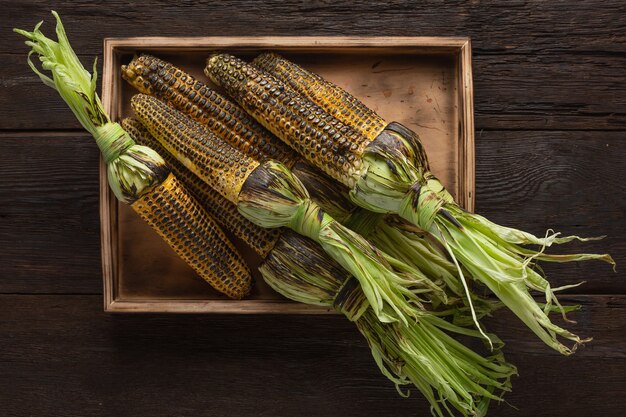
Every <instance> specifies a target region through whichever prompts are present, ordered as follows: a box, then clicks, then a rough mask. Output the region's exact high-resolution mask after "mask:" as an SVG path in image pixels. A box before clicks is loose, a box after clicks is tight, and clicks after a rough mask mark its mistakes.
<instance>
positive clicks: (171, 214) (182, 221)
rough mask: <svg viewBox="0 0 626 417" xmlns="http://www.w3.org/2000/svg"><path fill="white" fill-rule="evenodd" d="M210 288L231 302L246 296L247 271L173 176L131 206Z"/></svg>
mask: <svg viewBox="0 0 626 417" xmlns="http://www.w3.org/2000/svg"><path fill="white" fill-rule="evenodd" d="M131 207H132V208H133V210H134V211H135V212H136V213H137V214H139V216H141V218H142V219H144V220H145V221H146V222H147V223H148V224H149V225H150V226H152V228H153V229H154V230H155V231H156V232H157V233H158V234H159V235H160V236H161V237H162V238H163V240H165V241H166V242H167V244H168V245H170V247H171V248H172V249H174V251H175V252H176V253H177V254H178V256H180V257H181V258H182V259H183V260H184V261H185V262H186V263H187V264H189V265H190V266H191V267H192V268H193V269H194V270H195V271H196V272H197V273H198V275H200V276H201V277H202V278H204V279H205V280H206V281H207V282H208V283H209V284H211V286H212V287H213V288H215V289H216V290H218V291H219V292H221V293H224V294H226V295H227V296H229V297H231V298H234V299H241V298H243V297H245V296H246V295H248V293H249V292H250V288H251V285H252V278H251V276H250V270H249V269H248V267H247V266H246V264H245V263H244V262H243V261H242V259H241V256H240V255H239V253H238V252H237V250H236V249H235V247H234V246H233V244H232V243H231V242H230V241H229V240H228V238H227V237H226V235H224V232H223V231H222V229H221V228H220V227H219V226H218V225H217V223H215V221H214V220H213V219H212V218H211V217H209V215H208V214H207V212H206V211H205V210H204V209H203V208H202V206H201V205H200V204H199V203H198V202H197V201H196V200H195V199H194V198H193V197H192V196H191V194H189V192H187V190H186V188H185V187H184V186H183V184H181V183H180V182H179V181H178V179H176V177H175V176H174V174H169V175H168V177H167V178H166V179H165V181H163V182H162V183H161V184H159V185H157V186H156V187H153V188H152V189H150V190H148V191H147V192H145V193H144V194H143V195H142V196H141V197H140V198H139V199H138V200H137V201H135V202H134V203H132V204H131Z"/></svg>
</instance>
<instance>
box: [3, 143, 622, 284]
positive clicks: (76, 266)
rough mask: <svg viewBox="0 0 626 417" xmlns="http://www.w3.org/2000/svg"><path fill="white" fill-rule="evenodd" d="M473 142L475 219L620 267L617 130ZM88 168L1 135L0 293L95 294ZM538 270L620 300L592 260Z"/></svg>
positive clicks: (76, 147) (88, 163)
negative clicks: (551, 237)
mask: <svg viewBox="0 0 626 417" xmlns="http://www.w3.org/2000/svg"><path fill="white" fill-rule="evenodd" d="M476 142H477V149H476V151H477V157H476V160H477V174H476V179H477V195H476V203H477V212H479V213H481V214H483V215H485V216H486V217H488V218H490V219H491V220H493V221H496V222H499V223H501V224H503V225H507V226H515V227H519V228H522V229H525V230H528V231H530V232H533V233H536V234H542V233H544V232H545V229H547V228H550V227H551V228H553V229H555V230H558V231H562V232H564V233H566V234H579V235H582V236H595V235H603V234H606V235H608V237H607V238H606V239H605V240H603V241H599V242H590V243H586V244H576V243H574V244H570V245H567V246H564V247H562V248H557V249H556V250H561V251H563V250H565V251H566V250H568V249H569V248H572V250H580V251H583V250H585V251H597V252H609V253H611V254H612V255H613V256H614V257H615V259H616V261H617V262H618V264H619V265H623V264H625V263H626V243H625V240H624V236H625V235H626V223H625V222H624V219H623V214H624V212H626V201H625V200H624V199H623V198H622V196H623V195H626V185H625V184H624V182H623V181H622V175H621V173H622V172H623V171H624V170H626V160H624V158H623V155H624V154H625V153H626V141H624V140H623V134H622V133H619V132H606V133H602V132H526V131H485V132H482V133H480V134H477V140H476ZM529 144H532V146H529ZM97 161H98V149H97V147H96V146H95V145H94V144H93V143H92V139H91V138H90V137H89V136H88V135H83V134H75V133H70V134H63V133H56V134H54V135H50V134H44V133H13V134H4V135H1V136H0V162H1V164H0V173H1V174H2V178H3V180H2V182H1V183H0V198H1V199H2V201H10V202H11V204H3V205H2V206H1V207H0V232H1V233H0V247H2V248H3V250H2V251H0V262H1V263H2V264H3V265H4V267H3V271H2V273H1V274H0V292H4V293H7V292H8V293H14V292H18V293H66V292H67V293H87V294H94V293H100V292H101V291H102V286H101V272H100V252H99V248H100V244H99V240H98V239H99V235H98V230H99V219H98V163H97ZM607 190H609V192H607ZM546 269H547V271H548V273H549V277H550V280H551V282H553V283H554V284H555V285H561V284H569V283H574V282H578V281H582V280H587V281H588V283H587V284H586V285H585V286H584V287H582V289H580V288H579V289H576V290H573V291H576V292H580V291H581V290H582V291H583V292H585V293H596V294H597V293H606V292H616V293H620V294H626V282H625V281H624V280H623V279H621V277H622V275H620V274H616V273H614V272H612V270H611V268H610V267H609V266H607V265H606V264H603V263H600V262H584V263H576V264H560V265H546Z"/></svg>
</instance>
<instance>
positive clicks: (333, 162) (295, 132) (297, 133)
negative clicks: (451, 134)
mask: <svg viewBox="0 0 626 417" xmlns="http://www.w3.org/2000/svg"><path fill="white" fill-rule="evenodd" d="M205 74H206V75H207V76H208V77H210V78H211V80H212V81H213V82H215V83H216V84H218V85H220V86H222V87H223V88H224V89H225V90H226V91H227V92H228V93H229V94H230V95H231V96H232V97H233V98H234V99H235V100H237V102H238V103H239V104H240V105H241V106H242V107H243V108H244V109H246V111H248V112H249V113H250V114H252V115H253V116H254V117H255V118H256V119H257V120H258V121H259V122H260V123H261V124H263V125H264V126H265V127H266V128H267V129H269V130H270V131H271V132H272V133H274V134H275V135H277V136H278V137H279V138H280V139H282V140H283V141H284V142H286V143H287V144H289V146H291V147H292V148H293V149H295V150H296V151H297V152H298V153H299V154H300V155H302V156H304V157H305V158H306V159H307V160H309V161H310V162H311V163H313V164H314V165H316V166H318V167H320V168H322V169H323V170H324V171H325V172H326V173H327V174H329V175H330V176H332V177H333V178H335V179H337V180H338V181H340V182H342V183H344V184H346V185H348V186H349V187H353V186H354V184H355V181H356V178H358V176H359V174H360V168H361V165H362V161H361V157H360V156H361V155H362V153H363V150H364V149H365V146H367V144H368V143H369V142H370V141H369V140H368V139H366V138H365V137H364V136H362V135H360V134H359V133H357V132H356V131H355V130H354V129H352V128H350V127H348V126H346V125H344V124H343V123H341V122H340V121H339V120H337V119H336V118H334V117H333V116H331V115H330V114H328V113H327V112H326V111H325V110H324V109H323V108H321V107H319V106H317V105H316V104H314V103H313V102H311V101H310V100H308V99H306V98H304V97H301V96H299V95H298V94H295V93H294V92H293V91H292V90H290V89H288V88H285V86H284V85H283V84H282V83H281V82H280V81H278V80H277V79H276V78H275V77H274V76H271V75H268V74H265V73H263V72H262V71H260V70H258V69H257V68H256V67H254V66H252V65H249V64H247V63H245V62H243V61H242V60H240V59H237V58H235V57H233V56H231V55H226V54H216V55H213V56H212V57H210V58H209V59H208V61H207V66H206V68H205Z"/></svg>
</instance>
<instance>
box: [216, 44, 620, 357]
mask: <svg viewBox="0 0 626 417" xmlns="http://www.w3.org/2000/svg"><path fill="white" fill-rule="evenodd" d="M255 63H256V64H257V65H258V66H259V67H261V68H263V69H265V70H267V71H268V72H270V73H272V74H273V75H275V76H276V77H278V78H279V79H280V80H281V81H282V82H283V83H284V84H283V85H281V86H279V85H277V84H275V83H274V86H275V88H277V89H280V88H284V89H290V90H291V96H290V98H291V99H292V100H293V99H295V98H296V97H297V96H298V95H299V94H301V95H302V96H303V97H306V98H307V99H309V100H311V101H312V102H315V103H316V104H318V105H320V106H321V107H323V108H324V110H325V111H326V112H330V113H331V114H332V115H333V116H334V117H335V118H336V119H337V120H338V121H339V122H341V123H343V124H345V125H346V126H349V127H350V128H352V129H354V130H355V131H357V132H359V133H360V134H361V135H362V136H364V137H366V138H368V139H369V141H370V142H369V144H367V146H365V148H364V150H363V153H360V151H357V152H356V153H354V154H353V155H352V156H354V157H356V163H355V166H356V165H359V164H360V168H359V171H360V172H358V173H356V175H355V176H354V177H353V178H352V179H351V180H352V181H349V182H350V183H354V186H353V189H352V192H351V196H352V197H353V200H354V201H355V202H356V203H357V204H359V205H361V206H362V207H365V208H367V209H370V210H372V211H376V212H380V213H398V214H399V215H400V216H402V217H403V218H405V219H407V220H408V221H409V222H410V223H412V224H413V225H416V226H418V227H420V228H421V229H424V230H427V231H428V232H429V233H430V234H431V235H433V236H435V237H436V238H437V239H438V240H439V243H440V244H441V245H442V246H443V247H444V248H445V250H446V251H447V252H448V253H449V255H450V257H451V260H452V262H453V263H454V265H455V268H456V269H457V271H458V275H459V278H460V280H459V282H460V283H461V284H463V287H464V288H463V289H464V291H465V292H466V293H467V295H468V299H470V291H469V288H468V285H467V283H466V279H470V278H471V279H472V280H475V281H478V282H481V283H482V284H484V285H486V286H487V287H488V288H489V289H490V290H491V291H492V292H493V293H495V295H496V296H497V297H498V298H499V299H500V300H501V301H502V302H503V303H504V304H505V305H506V306H507V307H508V308H509V309H511V310H512V311H513V312H514V313H515V314H516V315H517V316H518V317H519V318H520V319H522V321H523V322H524V323H525V324H526V325H527V326H528V327H530V328H531V329H532V330H533V331H534V332H535V333H536V334H537V335H538V336H539V337H540V338H541V339H542V340H543V341H544V342H546V343H547V344H548V345H549V346H551V347H553V348H554V349H556V350H558V351H559V352H561V353H564V354H569V353H571V352H572V351H573V349H575V348H576V346H577V345H579V344H580V343H583V342H584V340H582V339H580V338H579V337H577V336H576V335H574V334H572V333H571V332H569V331H567V330H565V329H562V328H560V327H558V326H555V325H554V324H553V323H552V322H551V321H550V319H549V318H548V315H547V313H548V312H549V311H553V310H555V309H556V310H559V311H561V312H562V313H563V315H564V316H565V314H564V313H565V309H564V308H563V307H561V306H560V305H559V303H558V300H557V298H556V296H555V295H554V293H555V291H556V290H557V289H551V288H550V285H549V283H548V281H547V280H546V279H545V278H544V277H543V276H542V275H541V274H540V272H538V271H540V270H538V266H537V264H536V261H539V260H543V261H550V262H569V261H580V260H590V259H599V260H603V261H606V262H609V263H611V264H613V265H614V262H613V260H612V259H611V257H610V256H608V255H596V254H574V255H546V254H545V253H544V249H545V248H546V247H548V246H550V245H551V244H558V243H565V242H568V241H570V240H572V239H579V240H585V239H580V238H578V237H576V236H571V237H566V238H559V237H558V234H554V233H547V234H546V237H545V238H543V239H542V238H537V237H535V236H533V235H530V234H528V233H525V232H521V231H519V230H516V229H511V228H504V227H501V226H498V225H496V224H493V223H491V222H489V221H488V220H486V219H484V218H482V217H480V216H478V215H474V214H471V213H467V212H465V211H463V210H462V209H461V208H460V207H459V206H458V205H457V204H456V203H455V202H454V201H453V199H452V197H451V196H450V195H449V194H448V193H447V192H446V191H445V189H444V188H443V186H442V185H441V183H440V182H439V181H438V180H437V179H436V178H435V177H434V175H432V173H431V172H430V168H429V166H428V159H427V157H426V153H425V151H424V149H423V147H422V144H421V142H420V140H419V137H418V136H417V135H416V134H415V133H414V132H412V131H410V130H409V129H407V128H405V127H404V126H401V125H399V124H398V123H391V124H388V125H387V126H386V127H385V125H386V122H385V121H384V119H383V118H381V117H380V116H379V115H377V114H376V113H375V112H373V111H372V110H370V109H369V108H367V106H365V105H364V104H363V103H361V102H360V101H359V100H358V99H356V98H355V97H354V96H351V95H350V94H349V93H347V92H346V91H344V90H343V89H341V88H340V87H338V86H336V85H334V84H332V83H330V82H328V81H326V80H324V79H322V78H321V77H320V76H319V75H316V74H312V73H310V72H309V71H307V70H305V69H303V68H301V67H299V66H297V65H296V64H294V63H292V62H289V61H288V60H286V59H284V58H282V57H280V56H278V55H276V54H271V53H270V54H263V55H261V56H259V57H258V58H257V59H256V60H255ZM239 67H241V66H239ZM207 68H208V67H207ZM231 68H234V67H233V66H231ZM218 73H219V71H217V72H213V75H215V74H218ZM233 85H234V84H233ZM231 87H232V85H231ZM294 92H297V93H294ZM299 105H300V106H302V105H304V103H303V102H302V101H299ZM316 114H317V117H320V118H324V120H326V122H327V123H328V122H331V121H332V118H328V117H325V116H324V113H322V112H318V113H316ZM337 126H338V125H337ZM350 137H351V136H350V135H349V134H346V136H345V138H347V139H349V138H350ZM355 145H356V144H355ZM339 177H341V176H339ZM339 177H338V179H339ZM394 236H395V237H396V238H397V237H400V236H399V235H398V234H397V233H395V234H394ZM520 245H539V246H540V249H539V250H536V249H529V248H524V247H522V246H520ZM381 247H384V245H381ZM385 249H386V250H389V248H385ZM389 252H390V254H391V255H393V256H396V257H400V259H401V258H402V256H401V254H398V253H397V252H393V251H389ZM468 272H469V274H467V273H468ZM570 287H571V286H570ZM529 290H537V291H541V292H543V293H544V294H545V298H546V303H545V304H544V305H543V306H540V305H539V304H538V303H535V302H534V300H533V299H532V297H531V296H530V293H529ZM472 307H473V306H472V305H471V304H470V308H471V310H472V315H473V317H474V319H475V318H476V316H477V315H479V314H480V312H479V311H477V310H480V306H478V307H477V308H476V310H474V309H473V308H472ZM557 336H562V337H565V338H566V339H569V340H572V341H574V342H575V344H574V347H573V348H571V349H570V348H567V347H566V346H564V345H563V344H561V343H560V342H559V341H558V340H557Z"/></svg>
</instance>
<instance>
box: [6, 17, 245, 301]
mask: <svg viewBox="0 0 626 417" xmlns="http://www.w3.org/2000/svg"><path fill="white" fill-rule="evenodd" d="M52 14H53V15H54V17H55V19H56V21H57V25H56V33H57V38H58V42H57V41H53V40H52V39H49V38H47V37H46V36H45V35H44V34H43V33H42V32H41V31H40V30H39V27H40V26H41V24H42V23H43V22H40V23H39V24H37V25H36V26H35V29H34V30H33V31H32V32H27V31H24V30H20V29H15V31H16V32H17V33H19V34H20V35H23V36H25V37H26V38H28V39H29V40H28V41H27V42H26V44H27V45H28V46H30V47H31V51H30V52H29V54H28V64H29V66H30V67H31V69H32V70H33V71H34V72H35V73H36V74H37V75H38V76H39V78H40V79H41V80H42V81H43V83H44V84H45V85H47V86H49V87H51V88H54V89H55V90H56V91H57V92H58V93H59V94H60V95H61V97H62V98H63V100H65V102H66V103H67V105H68V106H69V108H70V109H71V110H72V112H73V113H74V115H75V116H76V118H77V119H78V120H79V122H80V123H81V125H82V126H83V127H84V128H85V129H86V130H87V131H88V132H89V133H90V134H91V135H92V136H93V137H94V139H95V140H96V143H97V144H98V147H99V148H100V150H101V152H102V156H103V159H104V161H105V163H106V164H107V178H108V182H109V186H110V187H111V189H112V190H113V193H114V194H115V196H116V197H117V198H118V199H119V200H120V201H121V202H123V203H126V204H130V205H131V207H132V208H133V210H134V211H135V212H137V213H138V214H139V215H140V216H141V217H142V218H143V219H144V220H145V221H146V222H147V223H148V224H150V226H151V227H152V228H153V229H154V230H155V231H156V232H157V233H158V234H159V235H160V236H161V237H162V238H163V239H164V240H165V241H166V242H167V243H168V245H169V246H170V247H171V248H172V249H173V250H174V251H175V252H176V253H177V254H178V255H179V256H180V257H181V258H182V259H183V260H184V261H185V262H187V264H188V265H190V266H191V267H192V268H193V269H194V270H195V271H196V272H197V273H198V274H199V275H200V276H201V277H202V278H204V279H205V280H206V281H207V282H209V283H210V284H211V285H212V286H213V287H214V288H215V289H217V290H218V291H220V292H223V293H224V294H226V295H228V296H229V297H231V298H242V297H244V296H245V295H246V294H247V293H248V292H249V291H250V288H251V284H252V277H251V275H250V270H249V269H248V267H247V265H246V264H245V263H244V262H243V260H242V259H241V256H240V255H239V253H238V252H237V250H236V249H235V247H234V246H233V244H232V243H231V242H230V241H229V240H228V238H227V237H226V235H225V234H224V232H223V231H222V230H221V229H220V228H219V226H218V225H217V223H215V221H214V220H213V218H212V217H210V216H209V215H208V214H207V213H206V211H205V210H204V209H203V208H202V207H201V206H200V204H199V203H198V202H197V201H196V200H195V199H194V198H193V197H192V196H191V195H190V194H189V193H188V192H187V190H186V189H185V187H184V186H183V185H182V184H181V183H180V182H179V181H178V179H177V178H176V177H175V176H174V175H173V174H172V173H171V172H170V170H169V168H168V167H167V165H166V164H165V161H164V160H163V158H161V156H160V155H159V154H158V153H157V152H155V151H154V150H152V149H151V148H149V147H146V146H141V145H137V144H136V143H135V142H134V141H133V140H132V138H131V137H130V136H129V135H128V133H127V132H126V131H125V130H124V129H123V128H122V127H121V126H120V125H119V124H118V123H114V122H112V121H111V120H110V119H109V116H108V115H107V114H106V113H105V111H104V109H103V107H102V103H101V102H100V98H99V97H98V95H97V94H96V80H97V72H96V63H95V62H94V65H93V73H92V74H89V72H88V71H87V70H86V69H85V68H84V67H83V66H82V64H81V62H80V61H79V59H78V57H77V56H76V54H75V53H74V51H73V49H72V47H71V46H70V43H69V40H68V39H67V36H66V34H65V30H64V28H63V24H62V23H61V19H60V18H59V16H58V14H57V13H56V12H54V11H53V12H52ZM33 54H34V55H36V56H38V57H39V59H40V61H41V64H42V68H43V70H45V71H49V72H50V73H51V77H50V76H48V75H46V74H44V73H42V72H41V71H40V70H39V69H38V68H37V67H36V66H35V64H34V63H33V62H32V60H31V56H32V55H33Z"/></svg>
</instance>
